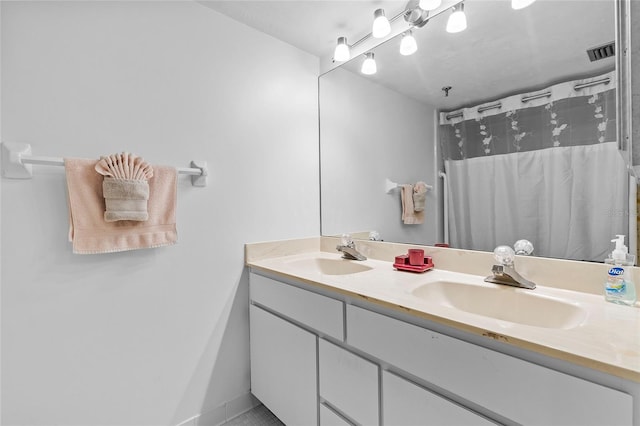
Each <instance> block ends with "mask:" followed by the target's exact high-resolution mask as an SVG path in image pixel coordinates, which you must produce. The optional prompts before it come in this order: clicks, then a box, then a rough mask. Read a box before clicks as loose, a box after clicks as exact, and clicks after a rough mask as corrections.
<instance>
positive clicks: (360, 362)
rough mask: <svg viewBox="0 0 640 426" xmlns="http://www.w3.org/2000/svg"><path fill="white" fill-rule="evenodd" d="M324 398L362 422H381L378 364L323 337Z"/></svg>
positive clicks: (319, 359)
mask: <svg viewBox="0 0 640 426" xmlns="http://www.w3.org/2000/svg"><path fill="white" fill-rule="evenodd" d="M318 346H319V348H318V349H319V350H318V363H319V366H320V367H319V369H320V379H319V380H320V398H322V399H324V400H326V401H327V402H328V403H329V404H331V406H333V407H335V408H336V409H337V410H338V411H340V412H341V413H343V414H344V415H345V416H346V417H348V418H350V419H352V420H354V421H355V422H357V423H358V424H362V425H377V424H379V423H378V412H379V410H378V366H377V365H375V364H373V363H371V362H369V361H367V360H365V359H363V358H361V357H359V356H357V355H355V354H352V353H351V352H349V351H347V350H345V349H342V348H340V347H338V346H336V345H334V344H333V343H329V342H327V341H326V340H323V339H320V340H319V343H318Z"/></svg>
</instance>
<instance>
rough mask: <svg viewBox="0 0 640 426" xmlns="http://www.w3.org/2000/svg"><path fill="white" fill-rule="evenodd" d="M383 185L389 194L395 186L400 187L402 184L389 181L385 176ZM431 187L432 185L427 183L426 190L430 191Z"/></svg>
mask: <svg viewBox="0 0 640 426" xmlns="http://www.w3.org/2000/svg"><path fill="white" fill-rule="evenodd" d="M384 186H385V188H386V193H387V194H389V193H391V191H393V190H394V189H396V188H400V187H401V186H402V185H400V184H399V183H395V182H393V181H391V180H390V179H389V178H387V179H386V181H385V184H384ZM432 189H433V186H431V185H427V191H431V190H432Z"/></svg>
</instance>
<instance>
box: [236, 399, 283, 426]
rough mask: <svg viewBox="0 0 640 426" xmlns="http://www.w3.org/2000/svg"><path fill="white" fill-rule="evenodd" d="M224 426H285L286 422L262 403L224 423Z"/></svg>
mask: <svg viewBox="0 0 640 426" xmlns="http://www.w3.org/2000/svg"><path fill="white" fill-rule="evenodd" d="M224 426H284V423H282V422H281V421H280V420H279V419H278V418H277V417H276V416H275V415H274V414H273V413H272V412H271V411H269V410H268V409H267V407H265V406H264V405H262V404H260V405H258V406H257V407H254V408H253V409H251V410H249V411H247V412H246V413H244V414H240V415H239V416H238V417H235V418H233V419H231V420H229V421H228V422H226V423H224Z"/></svg>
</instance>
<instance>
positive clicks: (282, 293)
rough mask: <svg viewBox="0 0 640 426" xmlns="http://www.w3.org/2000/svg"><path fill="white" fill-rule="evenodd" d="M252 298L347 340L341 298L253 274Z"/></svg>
mask: <svg viewBox="0 0 640 426" xmlns="http://www.w3.org/2000/svg"><path fill="white" fill-rule="evenodd" d="M249 281H250V297H251V300H252V301H253V302H256V303H259V304H260V305H263V306H265V307H267V308H269V309H272V310H273V311H275V312H278V313H279V314H282V315H284V316H286V317H289V318H291V319H293V320H295V321H298V322H300V323H302V324H304V325H306V326H309V327H311V328H313V329H314V330H317V331H318V332H320V334H326V335H328V336H331V337H333V338H335V339H338V340H340V341H344V306H343V303H342V302H341V301H339V300H335V299H331V298H330V297H326V296H322V295H320V294H316V293H313V292H311V291H307V290H303V289H301V288H298V287H294V286H292V285H289V284H285V283H281V282H279V281H276V280H272V279H270V278H267V277H263V276H262V275H257V274H251V275H250V278H249Z"/></svg>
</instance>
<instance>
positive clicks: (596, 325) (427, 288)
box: [246, 237, 640, 426]
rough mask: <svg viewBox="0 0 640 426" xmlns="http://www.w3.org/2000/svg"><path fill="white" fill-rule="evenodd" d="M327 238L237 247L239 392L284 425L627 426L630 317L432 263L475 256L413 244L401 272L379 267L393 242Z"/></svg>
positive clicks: (635, 362)
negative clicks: (356, 244) (248, 390)
mask: <svg viewBox="0 0 640 426" xmlns="http://www.w3.org/2000/svg"><path fill="white" fill-rule="evenodd" d="M334 242H335V240H334V239H331V238H326V237H323V238H318V239H308V240H294V241H291V242H288V244H287V242H277V243H273V244H272V245H269V244H268V243H261V244H255V245H247V246H246V258H247V265H248V266H249V268H250V271H251V272H250V299H251V304H250V331H251V334H250V339H251V386H252V393H253V394H254V395H255V396H256V397H257V398H258V399H259V400H260V401H262V402H263V403H264V404H265V405H266V406H267V408H269V409H270V410H271V411H273V412H274V413H275V414H276V415H277V416H278V417H279V418H280V419H281V420H282V421H283V422H284V423H285V424H290V425H316V424H319V425H350V424H362V425H394V426H396V425H418V424H437V425H446V424H452V425H454V424H455V425H459V424H474V425H476V424H478V425H480V424H562V425H569V424H575V425H604V424H607V425H638V424H640V418H639V416H638V411H639V410H638V407H637V405H638V400H639V399H638V398H640V391H639V389H638V388H639V387H640V342H639V341H638V339H639V337H638V336H639V334H638V332H639V331H640V314H639V311H640V310H639V309H637V308H633V307H622V306H614V305H611V304H607V303H605V302H603V301H602V297H601V296H598V295H596V294H592V293H589V292H588V291H587V292H577V291H574V290H568V289H564V288H554V287H545V285H548V283H547V282H545V280H540V279H538V289H536V290H533V292H534V293H535V294H534V293H526V292H528V291H531V290H523V289H515V288H503V287H502V286H496V285H494V284H487V283H483V282H482V278H483V277H482V276H479V275H475V274H469V273H465V272H458V271H451V270H444V269H439V268H438V264H439V261H440V263H441V264H442V265H447V264H450V262H452V261H454V260H455V258H456V257H457V258H461V257H464V258H466V262H465V263H466V264H467V266H466V268H470V269H471V272H473V268H476V267H479V268H482V267H483V264H484V263H486V262H489V267H488V268H487V271H490V260H489V259H488V258H487V257H486V256H484V255H486V254H485V253H482V254H480V253H470V252H462V251H457V250H451V249H437V248H426V247H425V249H426V250H430V252H429V254H430V255H432V256H433V258H434V263H435V265H436V269H435V270H433V271H430V272H427V273H424V274H414V273H407V272H400V271H395V270H394V269H393V268H392V266H391V265H392V262H391V261H384V260H380V259H379V258H382V259H385V258H387V259H390V260H392V259H393V256H389V254H390V253H396V254H400V253H401V252H402V250H405V248H406V246H403V245H398V244H390V243H367V247H365V251H366V252H367V255H368V257H369V259H368V260H366V261H363V262H358V261H348V260H344V259H341V258H340V255H339V254H338V253H337V252H336V253H334V252H331V250H330V247H331V246H332V245H333V246H334V247H335V244H334ZM398 250H400V253H399V252H398ZM475 255H479V256H480V258H474V256H475ZM483 256H484V257H483ZM541 261H547V259H542V260H541ZM533 262H535V261H533ZM552 262H553V261H552ZM523 263H526V262H523ZM575 263H576V262H567V265H564V266H565V267H570V266H572V265H568V264H575ZM474 265H475V266H474ZM573 266H576V265H573ZM577 266H580V265H577ZM593 266H594V265H586V266H585V267H587V268H589V267H593ZM596 266H597V265H596ZM556 267H557V265H556ZM525 269H526V268H525ZM485 275H486V274H485ZM460 286H462V287H460ZM451 288H452V289H453V290H451V291H449V289H451ZM523 292H524V293H523ZM465 294H467V296H468V297H466V298H465V296H464V295H465ZM483 298H484V299H483ZM493 298H496V299H497V302H496V303H495V304H494V306H491V305H492V303H493V302H492V299H493ZM474 303H475V304H479V305H482V306H480V307H477V308H476V307H475V306H474ZM514 305H515V306H514ZM613 323H617V324H622V326H621V327H619V329H618V330H617V331H613V332H611V333H609V332H608V331H607V327H609V326H611V324H613ZM631 333H635V334H631ZM600 339H604V340H600Z"/></svg>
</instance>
